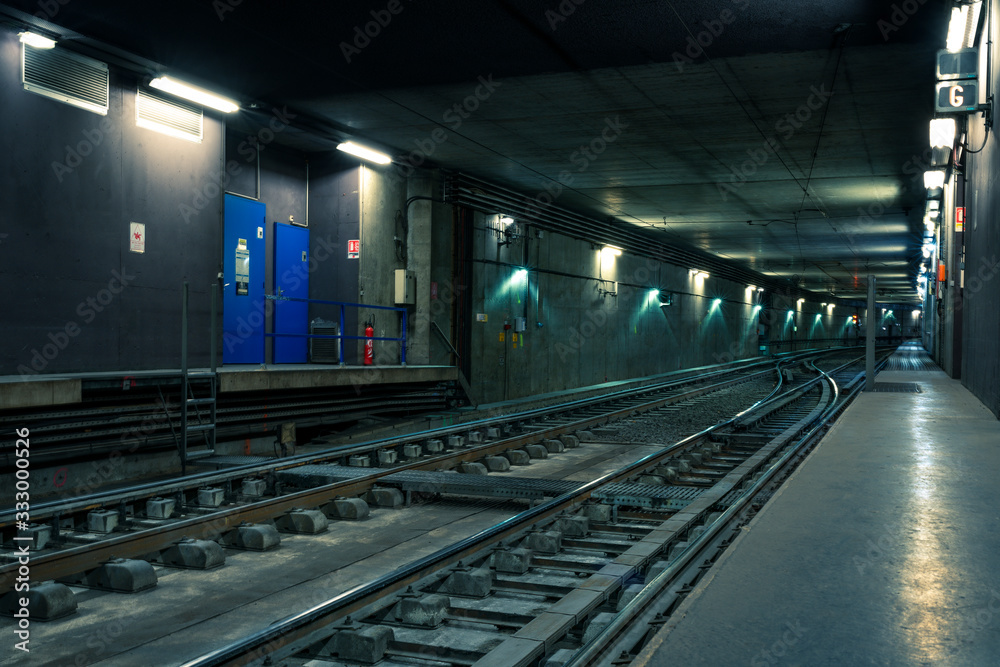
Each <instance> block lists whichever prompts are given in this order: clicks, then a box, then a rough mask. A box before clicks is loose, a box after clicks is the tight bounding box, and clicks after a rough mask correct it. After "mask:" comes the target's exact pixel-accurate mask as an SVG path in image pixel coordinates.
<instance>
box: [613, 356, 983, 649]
mask: <svg viewBox="0 0 1000 667" xmlns="http://www.w3.org/2000/svg"><path fill="white" fill-rule="evenodd" d="M920 354H921V356H923V357H924V358H925V359H926V355H924V354H923V352H922V351H920ZM878 382H879V383H883V382H909V383H917V384H919V385H920V387H921V388H922V390H923V393H920V394H911V393H880V392H877V393H867V394H864V395H862V396H861V397H860V398H859V399H858V400H857V401H856V402H855V403H854V404H853V405H852V406H851V407H850V408H849V409H848V410H847V411H846V413H845V414H844V415H843V416H842V417H841V419H840V421H839V422H838V423H837V424H836V425H834V427H833V428H832V429H831V431H830V432H829V434H828V435H827V436H826V438H824V440H823V441H822V443H821V444H820V446H819V447H818V449H817V450H816V451H814V452H813V453H812V455H810V457H809V458H808V459H807V460H806V461H805V462H804V463H803V464H802V466H801V467H800V468H799V469H798V470H797V471H796V472H795V473H794V474H793V475H792V477H791V479H790V480H789V481H788V482H787V483H786V484H785V486H784V487H783V488H782V489H781V490H780V491H779V492H778V493H777V494H776V495H775V496H774V498H773V499H772V500H771V501H770V502H769V503H768V504H767V505H766V506H765V507H764V509H763V511H762V512H761V513H760V514H759V515H758V516H757V518H756V519H755V520H754V521H753V522H751V524H750V525H749V526H748V527H747V528H746V529H745V532H744V533H743V534H742V535H741V536H740V537H739V538H738V539H737V540H736V541H735V542H734V543H733V545H732V546H731V547H730V549H729V550H728V551H727V552H726V553H725V554H724V555H723V557H722V558H721V559H720V561H719V563H718V564H717V566H716V567H715V568H714V569H713V570H712V571H711V572H710V573H709V574H708V576H707V577H706V578H705V579H704V580H702V582H700V583H699V585H698V586H697V587H696V588H695V590H694V591H693V592H692V594H691V595H690V596H689V597H688V599H687V600H686V601H685V602H684V604H683V605H682V606H681V607H680V608H679V609H678V610H677V612H675V614H674V615H673V616H672V617H671V620H670V621H669V622H668V623H667V624H666V625H665V626H664V627H663V629H662V630H661V631H660V632H659V633H657V635H655V636H654V638H653V639H652V641H651V642H650V644H649V645H648V646H647V647H646V649H645V650H644V651H643V652H642V653H641V654H640V656H639V658H638V659H637V660H636V661H634V662H633V663H632V664H633V665H634V666H649V667H654V666H659V665H666V664H678V665H752V666H758V665H810V666H812V665H975V666H981V665H998V664H1000V487H998V484H997V473H998V471H1000V422H998V421H997V419H996V418H995V417H994V416H993V415H992V414H991V413H990V412H989V411H988V410H987V409H986V408H985V407H984V406H983V405H982V404H981V403H980V402H979V401H978V400H976V398H975V397H973V396H972V394H970V393H969V392H968V391H967V390H966V389H965V388H964V387H962V385H961V384H960V383H959V382H958V381H956V380H952V379H949V378H948V377H947V376H946V375H945V374H944V373H943V372H942V371H940V370H932V371H910V372H906V371H894V372H883V373H881V374H880V375H879V376H878Z"/></svg>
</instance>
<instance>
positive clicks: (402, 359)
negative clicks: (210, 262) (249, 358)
mask: <svg viewBox="0 0 1000 667" xmlns="http://www.w3.org/2000/svg"><path fill="white" fill-rule="evenodd" d="M264 299H265V300H266V301H290V302H296V303H317V304H321V305H325V306H339V307H340V329H339V331H340V333H339V334H337V335H327V334H290V333H274V332H265V333H264V336H265V337H267V338H308V339H312V338H319V339H331V338H333V339H336V340H339V341H341V343H340V345H339V346H338V347H339V348H340V350H339V352H340V355H339V356H340V359H339V361H340V365H341V366H343V365H344V343H343V341H345V340H364V341H369V340H371V341H376V340H387V341H394V342H399V344H400V345H399V363H400V365H402V366H405V365H406V332H407V329H408V328H409V327H408V325H407V322H408V315H409V311H408V309H407V308H405V307H403V308H400V307H399V306H378V305H375V304H369V303H352V302H350V301H329V300H326V299H302V298H299V297H291V296H281V295H277V294H265V295H264ZM347 308H357V309H359V310H360V309H362V308H369V309H374V310H394V311H397V312H399V313H400V314H402V316H403V323H402V335H401V336H400V337H398V338H395V337H391V336H348V335H345V334H344V330H345V329H346V321H347V318H346V309H347Z"/></svg>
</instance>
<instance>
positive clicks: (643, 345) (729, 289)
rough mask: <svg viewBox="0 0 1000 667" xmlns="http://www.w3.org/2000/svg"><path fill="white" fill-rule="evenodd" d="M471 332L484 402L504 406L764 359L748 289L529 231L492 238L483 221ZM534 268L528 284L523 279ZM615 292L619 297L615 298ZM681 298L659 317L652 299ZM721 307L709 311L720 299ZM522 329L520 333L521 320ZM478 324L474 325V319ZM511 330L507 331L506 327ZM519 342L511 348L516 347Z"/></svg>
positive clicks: (478, 227) (487, 219)
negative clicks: (536, 397)
mask: <svg viewBox="0 0 1000 667" xmlns="http://www.w3.org/2000/svg"><path fill="white" fill-rule="evenodd" d="M474 226H475V230H474V231H475V233H474V239H475V255H474V258H475V267H474V276H475V278H474V282H473V303H474V311H475V314H478V315H479V317H478V321H475V319H474V321H473V324H472V354H473V360H474V362H475V363H474V370H473V377H471V378H470V382H471V384H472V388H473V392H474V395H475V398H476V400H477V401H478V402H491V401H499V400H504V399H510V398H517V397H522V396H527V395H531V394H538V393H544V392H550V391H558V390H562V389H569V388H573V387H578V386H583V385H590V384H597V383H601V382H605V381H612V380H621V379H625V378H632V377H640V376H645V375H652V374H655V373H663V372H667V371H673V370H677V369H679V368H686V367H690V366H698V365H702V364H709V363H718V362H719V361H725V360H729V359H732V358H744V357H748V356H754V355H756V353H757V325H756V319H755V317H754V312H753V310H754V307H753V304H752V303H751V302H750V301H749V296H748V292H747V290H746V286H745V285H737V284H734V283H732V282H730V281H725V280H719V279H714V278H711V277H709V278H707V279H704V280H702V279H695V278H692V277H691V276H690V275H689V272H688V269H687V268H686V267H685V268H681V267H675V266H670V265H665V264H661V263H658V262H655V261H652V260H648V259H645V258H641V257H636V256H633V255H630V254H628V253H624V254H622V255H620V256H618V257H614V256H609V255H603V254H602V252H601V249H600V248H599V247H595V246H593V245H592V244H591V243H589V242H586V241H580V240H576V239H570V238H567V237H563V236H560V235H558V234H552V233H549V232H543V234H542V237H541V238H539V237H538V230H536V229H534V228H523V227H520V226H518V227H517V228H510V231H511V232H512V233H513V234H514V235H515V236H514V237H512V238H510V239H509V240H511V241H512V242H511V243H510V244H509V245H500V243H502V242H504V241H506V240H508V237H507V236H506V235H504V234H503V232H501V233H500V236H498V235H497V233H496V231H494V230H496V229H497V225H496V216H485V215H482V214H476V216H475V217H474ZM520 267H528V269H529V270H528V272H527V274H523V273H519V268H520ZM615 281H617V283H618V287H617V294H616V295H612V294H608V293H607V292H611V291H613V290H614V285H613V283H614V282H615ZM654 288H659V289H661V290H664V291H669V292H671V293H673V294H674V296H673V305H671V306H665V307H662V308H661V307H660V302H659V298H658V297H656V296H655V295H654V294H653V293H652V290H653V289H654ZM717 298H718V299H721V302H719V303H717V304H716V303H714V300H715V299H717ZM518 317H524V318H526V323H527V329H526V331H524V332H523V333H518V332H516V331H515V330H514V324H515V318H518ZM474 318H475V315H474ZM505 325H510V326H511V328H509V329H507V328H505ZM515 336H516V340H515Z"/></svg>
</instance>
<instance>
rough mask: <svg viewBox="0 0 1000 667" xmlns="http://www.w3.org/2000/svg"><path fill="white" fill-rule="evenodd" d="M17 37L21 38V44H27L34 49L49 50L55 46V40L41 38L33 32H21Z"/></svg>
mask: <svg viewBox="0 0 1000 667" xmlns="http://www.w3.org/2000/svg"><path fill="white" fill-rule="evenodd" d="M18 36H19V37H20V38H21V43H22V44H27V45H28V46H31V47H34V48H36V49H51V48H53V47H54V46H55V45H56V40H54V39H49V38H48V37H43V36H42V35H39V34H37V33H34V32H22V33H19V34H18Z"/></svg>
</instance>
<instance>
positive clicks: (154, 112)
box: [135, 89, 204, 143]
mask: <svg viewBox="0 0 1000 667" xmlns="http://www.w3.org/2000/svg"><path fill="white" fill-rule="evenodd" d="M135 123H136V125H138V126H139V127H144V128H146V129H149V130H154V131H156V132H161V133H163V134H168V135H170V136H172V137H178V138H180V139H187V140H188V141H194V142H198V143H201V139H202V136H203V134H204V133H203V129H204V113H203V112H202V110H201V107H196V106H193V105H191V104H185V103H184V102H179V101H177V100H174V99H171V98H168V97H165V96H163V95H159V94H157V93H155V92H151V91H146V90H141V89H139V90H137V91H136V98H135Z"/></svg>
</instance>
